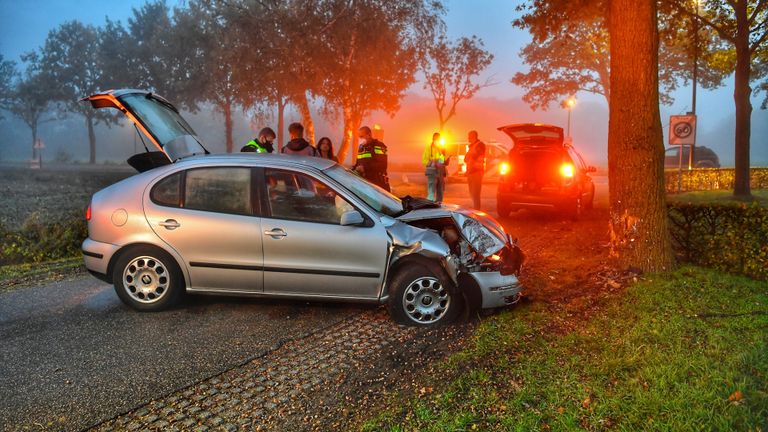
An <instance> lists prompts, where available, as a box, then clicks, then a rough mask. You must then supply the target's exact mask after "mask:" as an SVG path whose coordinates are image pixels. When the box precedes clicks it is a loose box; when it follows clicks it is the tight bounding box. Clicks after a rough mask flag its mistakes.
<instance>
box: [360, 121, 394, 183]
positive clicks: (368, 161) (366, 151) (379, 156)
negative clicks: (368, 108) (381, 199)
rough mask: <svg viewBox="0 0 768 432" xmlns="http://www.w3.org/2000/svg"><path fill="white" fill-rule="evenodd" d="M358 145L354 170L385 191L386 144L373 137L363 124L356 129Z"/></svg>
mask: <svg viewBox="0 0 768 432" xmlns="http://www.w3.org/2000/svg"><path fill="white" fill-rule="evenodd" d="M357 136H358V138H360V140H361V142H360V147H358V149H357V161H356V162H355V167H354V169H355V171H357V172H359V173H360V175H362V176H363V178H365V179H366V180H368V181H369V182H371V183H373V184H375V185H377V186H379V187H381V188H382V189H384V190H386V191H387V192H389V191H390V189H389V177H387V164H388V162H387V146H386V145H385V144H384V143H383V142H381V141H379V140H377V139H376V138H374V137H373V134H372V133H371V128H369V127H368V126H363V127H361V128H360V129H359V130H358V131H357Z"/></svg>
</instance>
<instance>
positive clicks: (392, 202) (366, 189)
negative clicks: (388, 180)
mask: <svg viewBox="0 0 768 432" xmlns="http://www.w3.org/2000/svg"><path fill="white" fill-rule="evenodd" d="M325 173H326V174H328V176H329V177H330V178H332V179H334V180H336V181H337V182H339V183H341V184H342V185H344V186H345V187H346V188H347V189H349V190H350V192H352V193H353V194H355V195H356V196H357V197H358V198H360V199H361V200H363V201H365V203H366V204H368V205H369V206H370V207H371V208H373V209H374V210H376V211H377V212H379V213H383V214H385V215H387V216H392V217H396V216H398V215H399V214H401V213H402V212H403V203H402V202H401V201H400V199H398V198H397V197H395V196H394V195H392V194H390V193H389V192H387V191H385V190H384V189H382V188H380V187H378V186H376V185H373V184H371V183H368V182H367V181H365V180H363V179H362V178H360V176H358V175H357V174H355V173H353V172H352V171H350V170H348V169H346V168H344V167H342V166H341V165H334V166H332V167H330V168H328V169H327V170H325Z"/></svg>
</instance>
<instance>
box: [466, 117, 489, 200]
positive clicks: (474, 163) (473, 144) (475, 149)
mask: <svg viewBox="0 0 768 432" xmlns="http://www.w3.org/2000/svg"><path fill="white" fill-rule="evenodd" d="M467 140H468V141H469V151H467V154H466V155H464V163H466V164H467V184H468V185H469V196H471V197H472V204H473V205H474V208H475V209H477V210H480V195H481V191H482V187H483V174H485V143H483V142H482V141H480V139H479V138H478V136H477V131H469V134H468V135H467Z"/></svg>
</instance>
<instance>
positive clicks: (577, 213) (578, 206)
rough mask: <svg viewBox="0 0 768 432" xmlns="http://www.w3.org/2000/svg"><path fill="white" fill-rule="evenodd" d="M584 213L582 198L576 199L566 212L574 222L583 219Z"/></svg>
mask: <svg viewBox="0 0 768 432" xmlns="http://www.w3.org/2000/svg"><path fill="white" fill-rule="evenodd" d="M583 211H584V207H583V206H582V203H581V198H576V199H575V200H574V201H573V203H571V205H570V206H568V208H567V210H566V212H567V215H568V217H570V219H571V220H572V221H574V222H576V221H578V220H579V219H580V218H581V214H582V213H583Z"/></svg>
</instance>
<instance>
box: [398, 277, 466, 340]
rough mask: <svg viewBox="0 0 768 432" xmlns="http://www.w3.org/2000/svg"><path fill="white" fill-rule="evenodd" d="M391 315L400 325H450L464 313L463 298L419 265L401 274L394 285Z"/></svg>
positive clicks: (446, 283)
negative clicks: (462, 309)
mask: <svg viewBox="0 0 768 432" xmlns="http://www.w3.org/2000/svg"><path fill="white" fill-rule="evenodd" d="M389 313H390V315H391V316H392V318H393V319H394V320H395V321H397V322H398V323H400V324H406V325H413V326H433V325H441V324H448V323H450V322H452V321H454V320H455V319H456V317H457V316H458V315H459V314H460V313H461V298H460V296H458V295H456V294H455V293H453V292H452V290H451V289H450V287H449V285H448V282H446V281H443V280H441V278H440V277H438V276H436V275H435V274H433V273H432V271H430V270H429V269H428V268H427V267H425V266H423V265H420V264H418V263H413V264H409V265H407V266H406V267H404V268H402V269H401V270H399V271H398V272H397V274H396V275H395V276H394V277H393V278H392V283H391V284H390V296H389Z"/></svg>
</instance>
